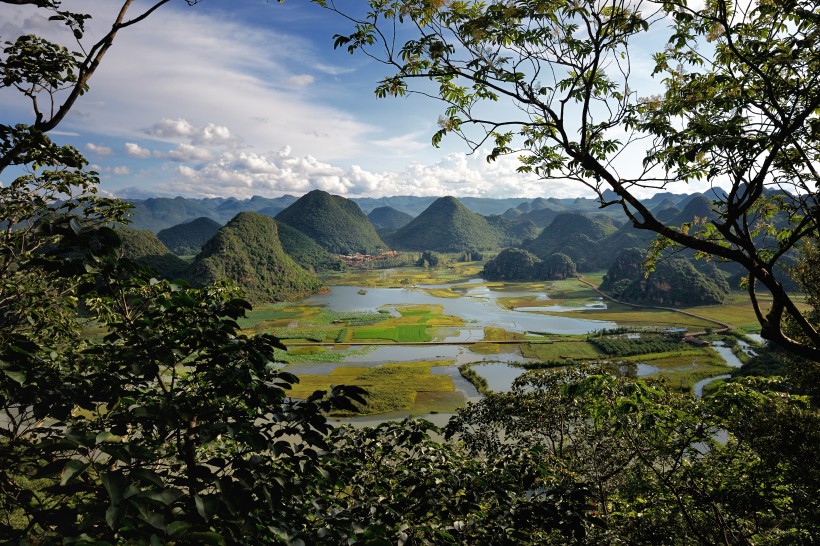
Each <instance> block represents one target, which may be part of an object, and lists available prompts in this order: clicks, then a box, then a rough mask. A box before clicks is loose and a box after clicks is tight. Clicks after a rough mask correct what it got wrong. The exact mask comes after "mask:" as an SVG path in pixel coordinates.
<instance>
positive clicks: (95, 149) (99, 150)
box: [85, 142, 114, 155]
mask: <svg viewBox="0 0 820 546" xmlns="http://www.w3.org/2000/svg"><path fill="white" fill-rule="evenodd" d="M85 149H86V150H88V151H89V152H91V153H92V154H97V155H111V154H112V153H114V151H113V150H112V149H111V148H109V147H108V146H99V145H97V144H94V143H92V142H89V143H87V144H86V145H85Z"/></svg>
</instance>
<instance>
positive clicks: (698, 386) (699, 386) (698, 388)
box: [692, 373, 731, 398]
mask: <svg viewBox="0 0 820 546" xmlns="http://www.w3.org/2000/svg"><path fill="white" fill-rule="evenodd" d="M730 377H731V376H730V375H729V374H728V373H727V374H723V375H716V376H714V377H707V378H706V379H701V380H700V381H698V382H697V383H695V384H694V385H693V386H692V391H694V393H695V396H697V397H698V398H700V397H701V396H703V387H705V386H706V385H708V384H709V383H711V382H712V381H717V380H718V379H729V378H730Z"/></svg>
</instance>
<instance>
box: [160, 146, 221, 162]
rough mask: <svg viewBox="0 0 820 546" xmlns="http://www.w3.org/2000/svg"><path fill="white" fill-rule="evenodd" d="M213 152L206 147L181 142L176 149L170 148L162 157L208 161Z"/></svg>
mask: <svg viewBox="0 0 820 546" xmlns="http://www.w3.org/2000/svg"><path fill="white" fill-rule="evenodd" d="M213 156H214V155H213V153H212V152H211V150H209V149H208V148H205V147H202V146H194V145H192V144H185V143H181V144H179V145H177V147H176V149H174V150H171V151H170V152H168V153H167V154H164V157H166V158H167V159H170V160H171V161H179V162H184V161H208V160H210V159H213Z"/></svg>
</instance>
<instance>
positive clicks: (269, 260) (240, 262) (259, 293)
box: [190, 212, 322, 302]
mask: <svg viewBox="0 0 820 546" xmlns="http://www.w3.org/2000/svg"><path fill="white" fill-rule="evenodd" d="M190 275H191V279H192V281H193V282H194V283H196V284H198V285H200V286H202V285H206V284H209V283H212V282H214V281H216V280H219V279H232V280H234V281H235V282H236V283H237V284H238V285H239V286H241V287H242V289H243V290H244V291H245V293H246V294H247V296H248V298H249V299H251V300H253V301H259V302H276V301H283V300H288V299H294V298H297V297H300V296H306V295H308V294H311V293H314V292H317V291H319V290H320V289H321V288H322V283H321V282H320V281H319V279H317V278H316V277H315V276H313V275H312V274H310V273H308V272H307V271H305V270H304V269H302V268H301V267H299V266H298V265H297V264H296V263H295V262H294V261H293V260H292V259H291V258H290V257H289V256H288V255H287V254H285V252H284V250H283V249H282V245H281V244H280V243H279V236H278V229H277V225H276V222H274V220H273V219H272V218H270V217H268V216H265V215H262V214H258V213H255V212H242V213H239V214H237V215H236V217H235V218H234V219H233V220H231V221H230V222H228V224H227V225H226V226H225V227H223V228H222V229H220V230H219V233H218V234H217V235H216V236H214V237H213V238H212V239H210V240H209V241H208V243H207V244H206V245H205V247H204V248H203V249H202V252H201V253H200V254H199V255H197V257H196V259H195V260H194V262H193V264H191V273H190Z"/></svg>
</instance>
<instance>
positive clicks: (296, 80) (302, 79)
mask: <svg viewBox="0 0 820 546" xmlns="http://www.w3.org/2000/svg"><path fill="white" fill-rule="evenodd" d="M314 81H316V78H314V77H313V76H311V75H310V74H299V75H296V76H291V77H290V78H288V79H287V80H285V83H286V84H288V85H292V86H293V87H307V86H308V85H310V84H312V83H313V82H314Z"/></svg>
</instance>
